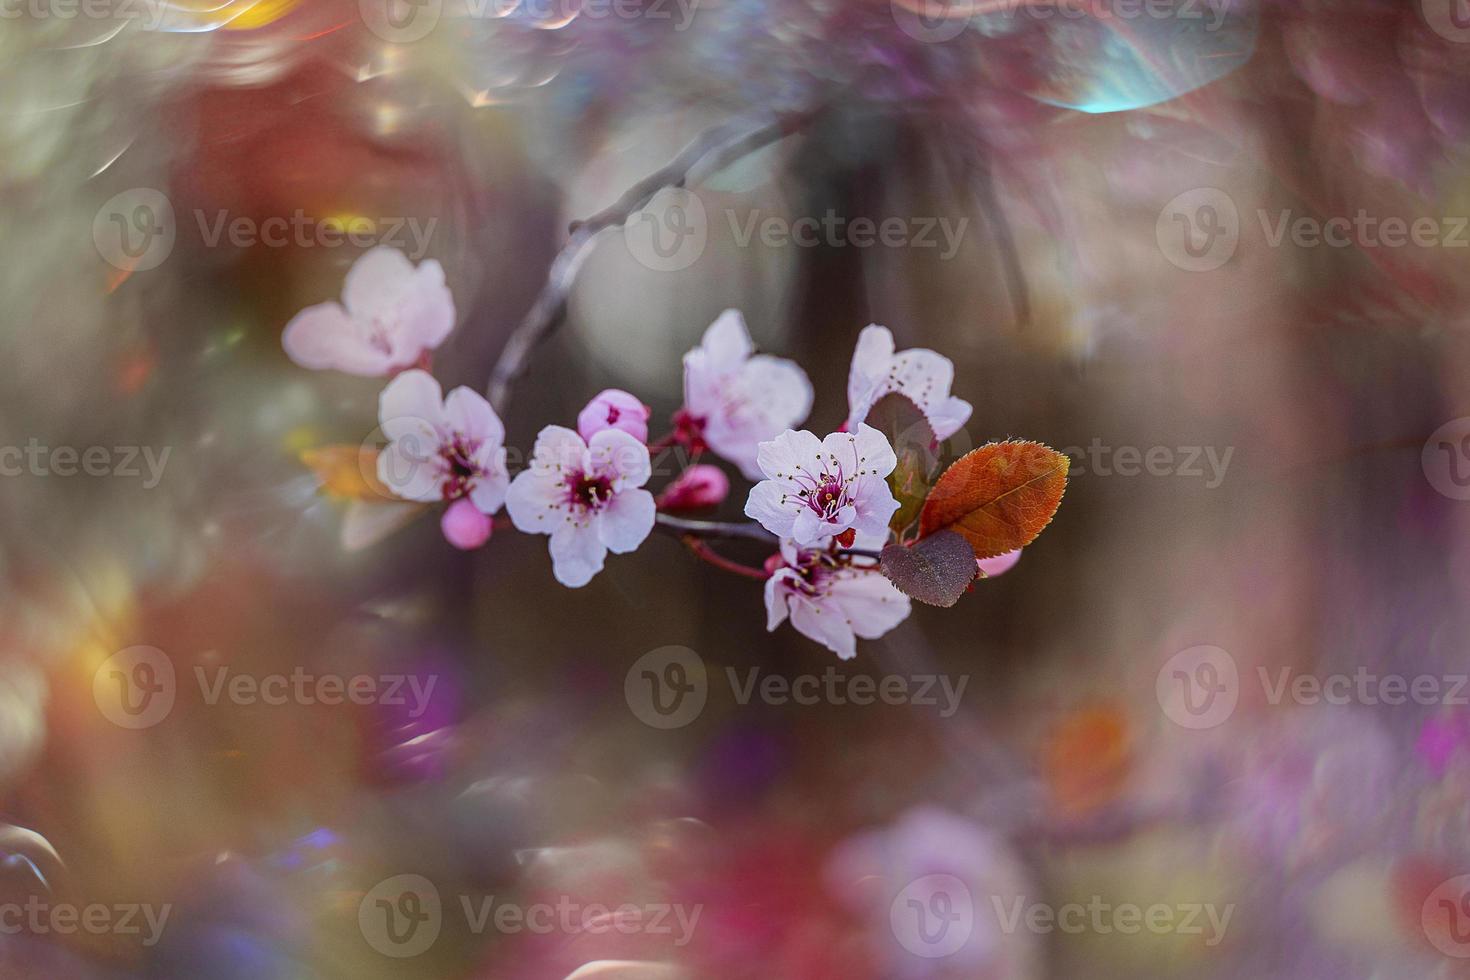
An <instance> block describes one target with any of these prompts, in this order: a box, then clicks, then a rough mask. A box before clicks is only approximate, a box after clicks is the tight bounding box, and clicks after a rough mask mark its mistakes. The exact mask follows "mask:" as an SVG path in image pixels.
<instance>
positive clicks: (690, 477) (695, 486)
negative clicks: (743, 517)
mask: <svg viewBox="0 0 1470 980" xmlns="http://www.w3.org/2000/svg"><path fill="white" fill-rule="evenodd" d="M729 495H730V478H729V477H728V476H726V475H725V471H724V470H722V469H720V468H719V467H718V466H711V465H710V464H708V463H700V464H698V465H696V466H691V467H689V468H688V469H687V470H685V471H684V472H683V473H680V474H679V478H678V479H677V480H675V481H674V482H673V483H671V484H669V485H668V487H667V488H665V489H664V492H663V493H662V494H661V495H660V496H659V500H658V505H659V507H660V508H661V509H663V510H698V509H700V508H701V507H714V506H717V505H718V504H720V503H721V502H723V501H724V499H725V498H726V497H727V496H729Z"/></svg>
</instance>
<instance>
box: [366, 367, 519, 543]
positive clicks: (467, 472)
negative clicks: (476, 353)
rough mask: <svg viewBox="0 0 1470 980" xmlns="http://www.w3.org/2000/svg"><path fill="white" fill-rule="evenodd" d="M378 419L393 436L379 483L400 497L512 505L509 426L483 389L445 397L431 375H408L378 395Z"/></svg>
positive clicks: (490, 507)
mask: <svg viewBox="0 0 1470 980" xmlns="http://www.w3.org/2000/svg"><path fill="white" fill-rule="evenodd" d="M378 421H379V422H380V423H381V425H382V428H383V434H384V435H386V436H387V437H388V439H389V443H388V445H387V446H386V447H385V448H384V449H383V451H382V452H381V453H379V454H378V479H379V480H381V481H382V482H383V484H384V486H386V487H387V488H388V489H389V490H391V491H393V493H394V494H395V495H397V496H399V497H402V498H403V499H404V500H417V501H422V502H429V501H434V500H445V501H449V502H450V503H453V502H454V501H457V500H461V499H465V498H468V499H469V501H470V502H471V503H473V504H474V506H475V507H476V508H478V509H479V510H480V512H481V513H483V514H493V513H495V512H496V511H497V510H499V509H500V505H501V504H503V503H504V502H505V492H506V486H507V484H508V483H509V481H510V477H509V475H508V474H507V473H506V469H505V446H504V443H505V428H504V426H502V425H501V424H500V417H499V416H498V415H496V414H495V410H494V409H493V408H491V407H490V403H489V402H487V401H485V399H484V398H482V397H480V395H479V394H477V393H476V392H474V391H471V390H470V389H469V388H463V387H461V388H456V389H454V390H453V391H451V392H450V393H449V396H448V397H447V398H446V397H442V394H441V389H440V387H439V382H438V381H435V380H434V378H433V376H432V375H430V374H429V373H428V372H427V371H418V370H414V371H405V372H403V373H402V374H400V375H399V376H398V377H396V378H394V379H393V380H392V381H391V382H389V384H388V387H386V388H384V389H383V393H382V394H381V395H380V396H379V397H378ZM460 513H461V515H463V513H464V511H463V509H462V508H461V511H460Z"/></svg>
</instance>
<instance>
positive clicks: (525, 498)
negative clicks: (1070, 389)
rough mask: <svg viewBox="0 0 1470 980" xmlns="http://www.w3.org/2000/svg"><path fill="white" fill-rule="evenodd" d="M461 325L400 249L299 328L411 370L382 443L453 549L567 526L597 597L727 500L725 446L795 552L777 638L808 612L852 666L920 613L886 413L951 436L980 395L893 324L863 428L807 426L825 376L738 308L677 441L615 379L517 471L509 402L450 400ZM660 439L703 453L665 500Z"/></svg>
mask: <svg viewBox="0 0 1470 980" xmlns="http://www.w3.org/2000/svg"><path fill="white" fill-rule="evenodd" d="M454 317H455V310H454V304H453V299H452V297H451V295H450V293H449V290H448V288H447V287H446V285H445V280H444V273H443V270H442V269H441V268H440V266H439V264H438V263H437V262H435V261H433V260H428V261H425V262H423V263H421V264H420V265H418V266H417V267H415V266H414V265H413V264H412V263H411V262H410V261H409V260H408V259H407V258H406V257H405V256H404V255H403V254H402V253H400V252H397V251H395V250H393V249H391V248H387V247H381V248H376V249H373V250H371V251H369V252H367V253H365V254H364V255H363V256H362V257H361V258H360V259H359V260H358V261H357V262H356V264H355V265H354V266H353V268H352V270H351V271H350V272H349V273H348V275H347V278H346V282H345V285H344V288H343V296H342V302H341V303H340V304H338V303H335V302H333V303H325V304H321V305H318V306H313V307H310V308H308V309H306V310H304V311H302V312H301V313H299V314H297V316H296V317H295V318H293V319H292V321H291V322H290V323H289V324H288V325H287V327H286V329H285V332H284V334H283V337H282V343H283V345H284V347H285V350H286V353H287V354H288V355H289V356H290V358H291V359H292V360H293V361H295V362H296V363H297V364H299V365H301V366H302V367H307V368H312V369H318V370H321V369H331V370H337V371H343V372H347V373H349V374H356V375H362V376H383V377H389V378H391V380H389V381H388V383H387V386H386V387H385V388H384V389H383V391H382V393H381V395H380V396H379V402H378V405H379V419H378V421H379V424H380V426H381V431H382V433H383V434H384V437H385V438H386V439H387V444H386V445H385V446H383V447H382V448H381V450H380V451H378V452H377V456H376V464H375V469H376V477H377V480H378V482H379V483H381V485H382V487H383V488H386V490H387V492H388V493H390V494H392V495H393V496H394V497H396V498H400V499H401V500H404V501H414V502H418V503H420V504H436V503H442V504H443V505H444V511H443V515H442V518H441V528H442V530H443V533H444V537H445V538H446V539H447V540H448V542H449V543H450V544H451V545H453V546H455V547H457V548H461V549H472V548H478V547H481V546H483V545H485V544H486V543H487V542H488V541H489V539H490V537H491V534H492V530H493V528H494V527H495V520H494V518H495V515H496V514H497V513H498V512H499V511H500V510H501V509H502V507H503V508H504V509H505V511H506V513H507V515H508V517H509V522H510V524H511V525H513V526H514V527H515V528H516V529H517V530H519V531H522V532H524V533H527V534H544V535H546V536H547V538H548V547H549V551H550V555H551V562H552V574H553V575H554V576H555V578H556V579H557V581H558V582H560V583H561V584H562V585H565V586H568V587H570V588H578V587H580V586H583V585H586V584H587V583H588V582H590V581H591V580H592V579H593V578H594V577H595V576H596V575H597V574H598V573H600V572H601V571H602V570H603V568H604V566H605V563H606V559H607V555H608V553H609V552H612V553H613V554H627V553H629V552H632V551H634V550H636V549H637V548H638V547H639V546H640V545H641V544H642V543H643V542H644V541H645V540H646V539H647V538H648V536H649V534H650V533H651V532H652V531H653V529H654V527H655V525H656V523H657V522H658V515H659V513H660V512H661V511H662V512H665V513H672V512H676V511H689V510H697V509H700V508H709V507H713V506H715V505H718V504H719V503H721V502H722V501H723V499H724V498H725V496H726V494H727V493H728V492H729V488H730V481H729V478H728V476H727V475H726V474H725V472H724V471H723V470H722V469H720V468H719V467H718V466H714V465H711V464H708V463H700V462H698V460H699V459H700V457H701V456H702V454H704V453H705V452H709V453H711V454H713V455H714V456H716V457H718V458H719V459H722V460H724V461H725V462H727V463H729V464H730V465H731V466H733V467H734V468H735V469H736V470H738V471H739V473H740V474H741V475H742V476H744V477H745V478H747V479H749V480H751V481H753V483H754V486H753V487H752V488H751V489H750V491H749V494H748V496H747V498H746V501H745V506H744V512H745V515H746V516H747V517H749V518H751V519H752V520H753V521H755V522H757V523H758V524H759V525H760V527H762V528H764V529H765V531H767V532H769V533H770V535H771V542H772V544H773V545H774V546H775V551H774V553H773V554H772V555H771V557H770V559H769V560H768V561H767V562H766V564H765V567H764V568H762V569H759V570H757V569H746V570H747V571H749V572H753V573H755V575H756V576H758V577H762V578H764V580H765V602H766V610H767V622H768V628H769V629H771V630H774V629H775V628H776V627H777V626H778V625H780V624H781V623H782V622H784V621H786V620H787V619H788V618H789V619H790V621H791V623H792V624H793V625H794V626H795V628H796V629H797V630H799V631H800V632H802V633H803V634H805V635H806V636H808V637H810V638H812V639H814V640H816V641H817V642H819V643H822V644H824V645H825V646H827V647H828V648H830V649H831V650H833V651H834V652H835V653H837V655H838V656H839V657H842V658H844V659H846V658H850V657H852V656H854V655H855V642H856V638H857V637H863V638H867V639H872V638H877V637H880V636H882V635H883V634H884V633H886V632H888V631H889V630H891V629H892V628H893V627H894V626H896V625H897V624H898V623H900V622H902V621H903V620H904V619H905V618H906V617H907V616H908V614H909V611H910V599H909V596H908V595H906V594H905V592H904V591H901V590H900V589H899V588H896V587H895V585H894V584H893V582H891V581H890V580H889V577H886V573H885V572H884V571H881V570H880V565H879V563H878V562H877V561H876V557H877V553H878V550H880V549H882V548H884V547H885V546H887V545H889V544H890V543H892V542H894V541H895V539H896V538H897V537H898V536H899V534H900V532H901V531H902V528H893V527H891V524H892V523H893V521H894V517H895V513H896V512H897V511H898V510H899V509H900V506H901V504H900V501H899V499H898V498H897V497H896V496H895V493H894V489H893V485H892V481H891V479H890V478H891V477H892V476H893V474H894V471H895V468H896V467H897V466H898V464H899V460H898V457H897V455H896V454H895V449H894V446H893V445H892V444H891V442H890V440H889V438H888V436H886V435H885V434H884V432H882V431H880V430H879V429H878V428H875V427H874V426H872V425H869V424H868V423H867V419H868V416H869V413H870V412H872V411H873V409H874V406H875V405H877V404H878V403H879V402H880V401H881V400H882V399H883V398H884V397H885V396H888V395H891V394H897V395H900V396H902V397H903V398H905V399H907V401H908V403H910V404H911V405H912V406H914V407H915V408H916V409H917V410H918V412H921V413H922V415H923V418H924V419H925V420H926V422H927V425H928V429H926V431H928V430H929V429H932V440H933V441H937V440H942V439H946V438H949V437H950V436H952V435H953V434H954V433H956V432H957V431H959V429H960V428H961V427H962V426H963V425H964V424H965V422H966V421H967V420H968V418H969V416H970V412H971V406H970V405H969V403H968V402H965V401H963V400H961V399H959V398H957V397H955V396H953V395H952V394H951V393H950V388H951V386H952V384H953V381H954V365H953V364H952V363H951V362H950V361H949V359H948V358H945V357H943V356H941V355H939V354H937V353H935V352H934V351H930V350H922V349H915V350H906V351H898V350H896V347H895V344H894V340H893V335H892V334H891V333H890V332H889V331H888V329H887V328H886V327H882V326H877V325H872V326H869V327H867V328H865V329H864V330H863V331H862V332H861V334H860V335H859V337H858V341H857V346H856V350H855V352H854V355H853V359H852V365H851V370H850V373H849V377H848V386H847V394H848V415H847V420H846V422H845V423H844V425H843V427H842V429H841V430H840V431H838V432H833V433H830V434H827V435H825V436H819V435H817V434H816V433H813V432H811V431H808V430H805V429H800V428H798V427H799V426H801V425H802V424H803V423H804V422H805V421H806V418H807V415H808V413H809V412H810V411H811V407H812V401H813V390H812V385H811V382H810V381H809V380H808V378H807V375H806V372H805V371H803V370H802V369H801V367H800V366H798V365H797V364H796V363H794V362H792V361H790V360H787V359H785V358H781V357H775V356H772V355H769V354H763V353H758V352H757V351H756V349H755V346H754V344H753V343H752V341H751V337H750V333H749V331H748V330H747V328H746V325H745V321H744V318H743V317H742V316H741V314H740V313H739V312H738V311H736V310H727V311H726V312H725V313H723V314H721V315H720V316H719V317H718V318H717V319H716V320H715V321H714V322H713V323H712V324H710V326H709V328H708V329H707V330H706V331H705V332H704V335H703V338H702V340H701V342H700V344H699V345H698V346H697V347H695V348H694V349H693V350H690V351H689V352H688V353H686V354H685V355H684V360H683V366H684V399H683V405H682V407H681V408H680V409H679V410H678V411H677V412H676V413H675V414H674V416H673V419H672V429H671V431H670V432H669V433H668V435H666V436H664V437H663V438H661V439H658V440H654V441H653V442H652V444H651V443H650V439H649V423H650V421H651V412H650V410H649V408H648V407H647V406H646V405H645V404H644V403H643V402H642V400H641V399H639V398H638V397H636V396H635V395H633V394H630V393H628V392H626V391H621V390H617V389H609V390H606V391H603V392H601V393H600V394H598V395H596V396H595V397H594V398H592V399H591V400H590V401H589V402H588V403H587V405H586V407H585V408H583V409H582V411H581V412H580V413H579V414H578V416H577V419H576V425H575V427H569V426H563V425H547V426H545V427H544V428H543V429H541V431H540V433H539V434H538V435H537V436H536V441H535V446H534V450H533V451H532V453H531V457H530V459H529V462H528V464H527V465H526V466H525V467H524V468H523V469H521V470H520V472H518V473H516V474H514V475H512V474H511V473H510V472H509V471H508V467H507V454H506V448H505V427H504V425H503V424H502V422H501V419H500V417H499V415H498V414H497V413H496V411H495V409H494V408H493V407H492V406H491V404H490V403H489V402H488V401H487V400H486V399H485V398H484V397H483V396H482V395H480V394H479V393H478V392H476V391H473V390H471V389H469V388H466V387H459V388H455V389H454V390H453V391H450V392H449V393H448V394H447V395H446V394H445V393H444V392H443V390H442V388H441V386H440V384H439V382H438V381H436V380H435V378H434V377H433V375H432V374H431V373H430V370H429V368H430V366H431V356H432V353H433V351H434V350H435V349H436V348H437V347H438V346H439V345H440V344H442V343H443V341H444V340H445V339H446V338H447V337H448V336H449V334H450V332H451V331H452V328H453V326H454ZM650 445H652V446H653V447H654V448H656V449H664V448H668V447H671V446H674V445H680V446H683V447H684V448H685V449H686V450H687V452H686V453H685V454H684V458H685V459H687V460H688V465H686V467H685V468H684V469H683V470H682V472H680V473H679V474H678V475H677V476H676V477H675V478H674V479H673V480H672V481H671V482H670V484H669V485H668V486H667V487H666V488H665V489H664V490H663V491H662V492H661V494H660V495H659V496H658V497H655V496H654V494H653V493H652V492H651V491H650V490H649V489H648V488H647V484H648V482H649V480H650V478H651V476H652V473H653V466H652V456H651V453H650ZM966 553H967V554H968V552H966ZM1015 554H1016V551H1012V552H1010V553H1005V554H1001V555H999V556H981V557H980V558H978V559H977V566H976V567H974V568H972V569H971V571H970V573H969V576H968V577H967V578H966V579H965V580H964V581H968V579H969V578H973V577H974V576H975V575H976V574H977V573H979V574H985V573H987V572H988V573H990V574H998V573H999V572H1000V571H1003V570H1004V569H1005V568H1008V567H1010V565H1011V564H1013V563H1014V558H1015ZM721 561H723V560H721ZM726 564H733V563H726ZM737 567H743V566H737Z"/></svg>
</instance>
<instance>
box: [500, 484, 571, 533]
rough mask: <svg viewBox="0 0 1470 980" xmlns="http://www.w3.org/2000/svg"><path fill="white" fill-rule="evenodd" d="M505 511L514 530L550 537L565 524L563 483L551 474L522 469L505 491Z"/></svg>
mask: <svg viewBox="0 0 1470 980" xmlns="http://www.w3.org/2000/svg"><path fill="white" fill-rule="evenodd" d="M505 510H506V512H507V513H508V514H510V522H511V523H512V524H514V525H515V528H516V530H517V531H520V532H522V533H524V534H551V533H553V532H554V531H556V530H557V529H559V528H560V527H561V526H562V525H563V524H565V523H566V513H565V510H566V484H565V483H563V482H562V481H561V479H560V478H559V477H557V476H554V475H548V474H546V473H541V472H537V471H536V470H531V469H525V470H522V471H521V472H520V473H518V474H516V478H515V479H514V480H512V481H510V487H509V489H507V490H506V492H505Z"/></svg>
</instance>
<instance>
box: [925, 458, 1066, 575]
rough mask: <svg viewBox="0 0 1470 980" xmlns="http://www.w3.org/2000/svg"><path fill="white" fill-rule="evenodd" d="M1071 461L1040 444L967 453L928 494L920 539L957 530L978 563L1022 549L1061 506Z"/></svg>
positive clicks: (946, 471) (1033, 538) (941, 477)
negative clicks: (978, 559)
mask: <svg viewBox="0 0 1470 980" xmlns="http://www.w3.org/2000/svg"><path fill="white" fill-rule="evenodd" d="M1070 462H1071V461H1070V460H1068V459H1067V457H1066V456H1064V455H1062V454H1061V453H1059V452H1057V451H1056V450H1055V449H1052V448H1050V447H1048V446H1043V445H1042V444H1041V443H1039V442H992V443H989V444H987V445H984V446H981V447H980V448H979V449H976V450H974V451H972V452H969V453H966V454H965V455H964V456H961V457H960V458H959V459H958V460H956V461H955V463H954V465H953V466H951V467H950V468H949V469H947V470H945V471H944V474H943V475H942V476H940V478H939V479H938V481H936V482H935V484H934V489H932V490H931V491H929V498H928V499H927V500H925V501H924V509H923V511H922V512H921V513H920V515H919V536H920V537H921V538H922V537H928V536H929V535H931V534H935V533H937V532H939V531H946V530H948V531H956V532H958V533H959V534H962V535H964V538H965V540H966V541H968V542H970V547H972V548H973V549H975V557H976V558H994V557H995V556H996V555H1001V554H1004V553H1005V552H1007V551H1014V550H1015V549H1017V548H1024V547H1025V546H1026V545H1028V544H1030V543H1031V542H1032V541H1034V540H1035V539H1036V536H1037V535H1038V534H1040V533H1041V531H1042V529H1043V528H1045V527H1046V525H1047V524H1049V523H1050V522H1051V519H1052V515H1053V514H1055V513H1056V512H1057V507H1059V506H1060V505H1061V502H1062V494H1063V493H1064V492H1065V491H1066V489H1067V468H1068V466H1069V465H1070Z"/></svg>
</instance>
